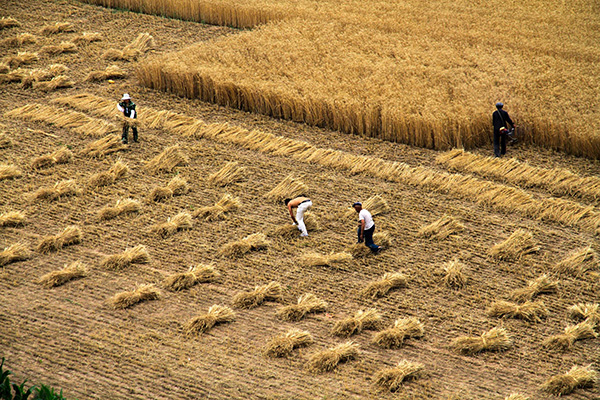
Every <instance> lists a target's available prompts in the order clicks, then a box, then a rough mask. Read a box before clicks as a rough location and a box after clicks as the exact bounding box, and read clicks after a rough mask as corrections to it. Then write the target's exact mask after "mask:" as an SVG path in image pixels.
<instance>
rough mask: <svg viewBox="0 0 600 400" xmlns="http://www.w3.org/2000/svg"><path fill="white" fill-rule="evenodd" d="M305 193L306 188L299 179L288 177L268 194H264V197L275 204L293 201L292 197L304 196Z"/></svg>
mask: <svg viewBox="0 0 600 400" xmlns="http://www.w3.org/2000/svg"><path fill="white" fill-rule="evenodd" d="M307 192H308V186H306V185H305V184H304V183H303V182H302V181H300V180H299V179H296V178H293V177H292V175H288V176H287V177H286V178H285V179H284V180H283V181H281V182H280V183H279V184H278V185H277V186H275V187H274V188H273V189H272V190H271V191H270V192H268V193H267V194H265V197H266V198H267V199H270V200H273V201H276V202H281V201H283V200H285V199H293V198H294V197H297V196H300V195H304V194H306V193H307Z"/></svg>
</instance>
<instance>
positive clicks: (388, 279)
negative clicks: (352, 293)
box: [360, 272, 408, 299]
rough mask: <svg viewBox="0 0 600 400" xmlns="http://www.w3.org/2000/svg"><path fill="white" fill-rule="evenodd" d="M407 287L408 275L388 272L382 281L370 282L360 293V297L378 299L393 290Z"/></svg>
mask: <svg viewBox="0 0 600 400" xmlns="http://www.w3.org/2000/svg"><path fill="white" fill-rule="evenodd" d="M407 285H408V280H407V279H406V275H404V274H402V273H400V272H387V273H385V274H384V275H383V276H382V277H381V279H379V280H376V281H373V282H370V283H369V284H368V285H367V286H365V287H364V288H363V289H362V290H361V291H360V295H361V296H362V297H369V298H372V299H376V298H378V297H383V296H385V295H386V294H388V292H389V291H390V290H392V289H396V288H401V287H406V286H407Z"/></svg>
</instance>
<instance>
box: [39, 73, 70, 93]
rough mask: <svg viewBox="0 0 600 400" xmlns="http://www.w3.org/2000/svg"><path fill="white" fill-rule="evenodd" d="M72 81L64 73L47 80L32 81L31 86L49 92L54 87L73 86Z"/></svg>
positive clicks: (54, 88)
mask: <svg viewBox="0 0 600 400" xmlns="http://www.w3.org/2000/svg"><path fill="white" fill-rule="evenodd" d="M73 85H74V82H73V81H72V80H70V79H69V78H68V77H67V76H65V75H58V76H55V77H54V78H52V79H51V80H49V81H47V82H34V83H33V85H32V87H33V88H34V89H38V90H41V91H42V92H51V91H53V90H56V89H62V88H70V87H73Z"/></svg>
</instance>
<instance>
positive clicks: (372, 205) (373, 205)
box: [344, 194, 392, 218]
mask: <svg viewBox="0 0 600 400" xmlns="http://www.w3.org/2000/svg"><path fill="white" fill-rule="evenodd" d="M362 208H364V209H365V210H368V211H369V212H370V213H371V215H372V216H376V215H381V214H387V213H389V212H390V211H391V210H392V209H391V208H390V206H389V204H388V202H387V201H386V200H385V199H384V198H383V197H381V195H379V194H378V195H376V196H373V197H369V198H368V199H367V200H365V201H364V202H363V203H362ZM355 215H358V214H357V213H356V210H355V209H354V208H353V207H350V208H349V209H348V210H346V212H345V213H344V216H345V217H346V218H349V217H352V216H355Z"/></svg>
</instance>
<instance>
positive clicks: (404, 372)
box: [373, 360, 425, 392]
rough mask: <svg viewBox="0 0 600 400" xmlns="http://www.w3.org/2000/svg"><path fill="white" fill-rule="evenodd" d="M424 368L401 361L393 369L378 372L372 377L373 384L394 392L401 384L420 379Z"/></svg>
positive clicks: (417, 364)
mask: <svg viewBox="0 0 600 400" xmlns="http://www.w3.org/2000/svg"><path fill="white" fill-rule="evenodd" d="M424 368H425V366H424V365H423V364H421V363H415V362H412V361H407V360H402V361H400V362H399V363H398V364H397V365H396V366H395V367H393V368H386V369H382V370H380V371H378V372H377V373H376V374H375V375H374V376H373V382H374V383H375V385H377V386H379V387H382V388H384V389H387V390H389V391H390V392H395V391H397V390H398V389H400V386H402V383H403V382H406V381H412V380H415V379H419V378H421V377H422V376H423V369H424Z"/></svg>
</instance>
